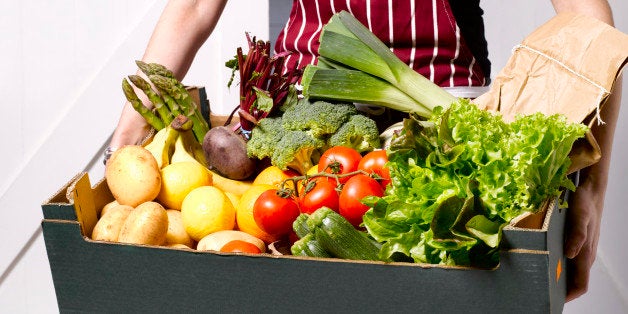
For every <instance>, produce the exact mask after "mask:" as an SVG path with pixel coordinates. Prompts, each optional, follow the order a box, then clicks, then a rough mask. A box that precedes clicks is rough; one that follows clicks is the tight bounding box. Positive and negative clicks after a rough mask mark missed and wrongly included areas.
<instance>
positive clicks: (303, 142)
mask: <svg viewBox="0 0 628 314" xmlns="http://www.w3.org/2000/svg"><path fill="white" fill-rule="evenodd" d="M324 146H325V141H324V140H322V139H319V138H315V137H312V136H311V135H310V134H308V133H307V132H304V131H284V134H283V137H282V138H281V140H280V141H279V142H278V143H277V145H276V146H275V151H274V152H273V155H272V156H271V163H272V164H273V165H274V166H277V167H278V168H280V169H284V170H285V169H287V168H291V169H294V170H296V171H298V172H299V173H301V174H305V173H306V172H307V171H308V170H309V169H310V168H311V167H312V166H313V165H315V164H316V163H317V162H318V159H319V158H320V151H319V149H321V148H323V147H324Z"/></svg>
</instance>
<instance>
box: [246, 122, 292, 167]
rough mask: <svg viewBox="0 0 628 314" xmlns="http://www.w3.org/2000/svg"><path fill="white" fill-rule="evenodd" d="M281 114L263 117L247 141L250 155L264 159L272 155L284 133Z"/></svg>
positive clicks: (247, 150)
mask: <svg viewBox="0 0 628 314" xmlns="http://www.w3.org/2000/svg"><path fill="white" fill-rule="evenodd" d="M281 120H282V119H281V116H279V117H267V118H264V119H261V120H260V121H259V124H258V125H256V126H255V127H254V128H253V130H252V131H251V138H250V139H249V140H248V141H247V143H246V152H247V154H248V156H249V157H257V158H258V159H264V158H266V157H271V156H272V155H273V152H274V151H275V147H276V146H277V143H278V142H279V141H280V140H281V138H282V137H283V134H284V130H283V127H282V121H281Z"/></svg>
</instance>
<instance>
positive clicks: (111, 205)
mask: <svg viewBox="0 0 628 314" xmlns="http://www.w3.org/2000/svg"><path fill="white" fill-rule="evenodd" d="M118 205H120V203H118V201H116V200H113V201H111V202H109V203H107V204H105V206H103V207H102V209H101V210H100V217H102V216H104V215H105V214H106V213H107V211H109V210H110V209H112V208H114V207H116V206H118Z"/></svg>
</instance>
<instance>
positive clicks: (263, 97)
mask: <svg viewBox="0 0 628 314" xmlns="http://www.w3.org/2000/svg"><path fill="white" fill-rule="evenodd" d="M253 90H254V91H255V95H256V96H257V99H256V100H255V104H254V105H253V106H252V108H257V109H258V110H261V111H264V112H270V110H272V109H273V99H272V98H271V97H270V96H268V94H266V92H265V91H263V90H261V89H259V88H257V87H253Z"/></svg>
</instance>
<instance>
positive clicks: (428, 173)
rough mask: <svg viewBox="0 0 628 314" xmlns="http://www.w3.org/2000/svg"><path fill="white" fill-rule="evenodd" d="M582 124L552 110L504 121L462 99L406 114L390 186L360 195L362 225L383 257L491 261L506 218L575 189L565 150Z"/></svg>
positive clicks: (392, 155)
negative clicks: (424, 114)
mask: <svg viewBox="0 0 628 314" xmlns="http://www.w3.org/2000/svg"><path fill="white" fill-rule="evenodd" d="M586 131H587V127H586V126H585V125H583V124H577V123H569V122H567V120H566V119H565V117H564V116H562V115H551V116H547V115H544V114H541V113H537V114H532V115H528V116H520V117H517V118H516V119H515V121H514V122H512V123H506V122H504V121H503V119H502V118H501V116H500V115H499V114H495V113H490V112H488V111H484V110H481V109H479V108H477V107H476V106H475V105H473V104H472V103H470V102H469V101H468V100H464V99H461V100H459V101H458V102H456V103H454V104H452V105H451V106H450V107H449V108H448V109H447V110H441V109H439V108H437V109H436V110H435V111H434V115H433V116H432V117H431V118H430V119H429V120H425V119H423V118H419V117H416V116H413V117H412V118H409V119H406V120H404V125H403V128H402V129H401V131H400V132H399V133H397V134H396V135H395V136H394V137H393V139H392V142H391V145H390V147H389V148H388V151H387V153H388V159H389V162H388V165H387V166H388V167H389V169H390V174H391V180H392V184H391V186H389V188H387V190H386V194H385V195H384V196H383V197H381V198H377V197H372V198H369V199H367V200H365V203H366V204H368V205H369V206H371V209H370V210H369V211H368V212H367V213H366V214H365V215H364V226H365V227H366V229H367V231H368V232H369V234H370V235H371V236H372V237H373V238H374V239H376V240H377V241H379V242H381V243H383V246H382V249H381V252H380V253H381V255H382V257H384V258H390V259H393V260H412V261H415V262H422V263H436V264H447V265H468V266H479V267H493V266H495V265H496V263H497V262H498V260H497V258H498V252H499V242H500V240H501V232H502V229H503V227H504V226H505V225H506V224H508V222H510V221H511V220H512V219H513V218H515V217H517V216H519V215H521V214H522V213H524V212H535V211H538V210H539V209H540V207H541V204H542V203H543V202H544V201H545V200H547V199H549V198H553V197H557V196H559V195H560V193H561V192H562V191H563V190H564V189H565V188H566V189H570V190H573V189H574V188H575V187H574V185H573V184H572V183H571V181H569V180H568V178H567V170H568V168H569V165H570V163H571V161H570V159H569V152H570V151H571V148H572V146H573V144H574V142H575V141H576V140H577V139H578V138H581V137H583V136H584V134H585V132H586Z"/></svg>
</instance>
